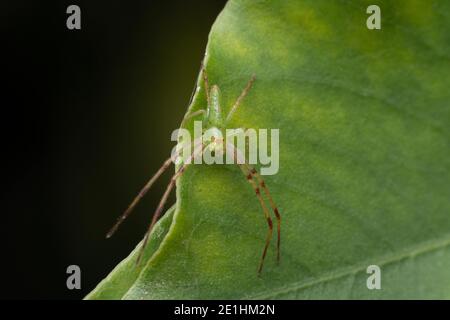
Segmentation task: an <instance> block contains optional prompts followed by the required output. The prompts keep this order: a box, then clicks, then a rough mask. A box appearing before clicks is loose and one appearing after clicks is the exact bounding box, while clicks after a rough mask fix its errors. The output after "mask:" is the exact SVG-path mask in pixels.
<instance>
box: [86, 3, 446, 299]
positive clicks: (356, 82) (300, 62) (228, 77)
mask: <svg viewBox="0 0 450 320" xmlns="http://www.w3.org/2000/svg"><path fill="white" fill-rule="evenodd" d="M370 4H372V2H371V1H329V0H323V1H318V0H302V1H300V0H292V1H288V0H283V1H262V0H261V1H256V0H255V1H244V0H236V1H230V2H229V3H228V4H227V6H226V7H225V9H224V10H223V12H222V13H221V14H220V16H219V17H218V19H217V21H216V22H215V24H214V26H213V28H212V30H211V33H210V37H209V43H208V47H207V50H206V52H207V56H206V62H205V63H206V68H207V70H208V75H209V79H210V83H211V84H217V85H219V87H220V89H221V92H222V106H223V108H224V109H225V110H229V108H230V107H231V106H232V105H233V103H234V101H235V100H236V98H237V97H238V96H239V94H240V92H241V91H242V89H243V88H244V87H245V85H246V83H247V81H248V80H249V78H250V76H251V75H252V74H253V73H254V74H256V76H257V80H256V82H255V83H254V86H253V88H252V89H251V91H250V92H249V94H248V96H247V97H245V99H244V101H243V103H242V105H241V106H240V108H239V109H238V111H237V112H236V114H235V117H234V118H233V122H232V123H231V124H230V127H232V128H236V127H245V128H256V129H258V128H268V129H271V128H279V129H280V170H279V172H278V174H276V175H273V176H265V177H264V178H265V181H266V184H267V185H268V187H269V189H270V191H271V193H272V195H273V198H274V200H275V202H276V203H277V205H278V207H279V210H280V213H281V215H282V226H281V231H282V232H281V233H282V241H281V264H280V265H279V266H277V264H276V248H275V241H272V244H271V246H270V248H269V251H268V255H267V258H266V263H265V266H264V270H263V273H262V275H261V276H260V277H259V276H258V275H257V267H258V263H259V259H260V255H261V253H262V249H263V245H264V242H265V236H266V232H267V223H266V220H265V219H264V216H263V212H262V210H261V208H260V206H259V203H258V201H257V198H256V197H255V194H254V191H253V190H252V188H251V186H250V185H249V184H248V183H247V181H246V179H245V177H244V176H243V175H242V173H241V172H240V170H239V168H238V167H237V166H235V165H212V166H208V165H192V166H190V167H189V168H188V169H187V170H186V173H185V174H184V175H183V176H182V177H181V178H180V179H179V180H178V183H177V203H176V209H175V212H174V213H173V214H174V216H173V220H170V222H171V225H170V229H169V230H168V232H167V234H166V235H165V238H164V239H163V240H162V241H161V242H160V243H155V244H153V246H159V247H158V250H157V252H156V253H154V254H152V255H151V258H148V260H147V263H146V265H145V268H144V269H143V270H139V274H138V275H137V274H136V272H135V271H134V270H135V269H133V267H132V266H131V265H130V263H129V261H130V260H132V259H133V255H134V253H132V255H131V257H130V258H128V260H125V262H123V263H122V264H121V265H119V266H118V267H117V268H116V269H115V270H114V271H113V272H112V274H111V275H110V276H109V278H107V279H106V280H104V281H103V282H102V283H101V284H100V286H99V287H98V288H97V289H96V290H95V291H94V292H93V293H92V294H91V295H90V296H88V298H124V299H175V298H188V299H213V298H222V299H228V298H231V299H240V298H274V299H278V298H283V299H296V298H301V299H303V298H332V299H335V298H352V299H371V298H395V299H397V298H425V299H427V298H450V196H449V190H450V152H449V151H450V143H449V138H450V129H449V123H450V107H449V106H450V103H449V101H450V89H449V88H450V55H449V52H450V24H449V23H450V2H449V1H446V0H441V1H412V0H407V1H406V0H404V1H388V0H386V1H383V0H379V1H377V5H379V6H380V8H381V18H382V22H381V26H382V28H381V30H368V29H367V27H366V19H367V18H368V16H369V15H368V14H367V13H366V8H367V7H368V6H369V5H370ZM199 85H201V81H200V82H199ZM205 105H206V102H205V96H204V91H203V90H200V91H199V92H198V93H197V94H196V96H195V97H194V100H193V103H192V105H191V107H190V109H191V111H193V110H198V109H203V108H205ZM189 127H190V128H191V126H189ZM166 222H169V220H167V221H166ZM155 232H156V231H155ZM273 240H275V237H274V239H273ZM149 257H150V255H149ZM369 265H378V266H379V267H380V268H381V275H382V276H381V290H369V289H368V288H367V286H366V280H367V278H368V277H369V274H367V273H366V269H367V267H368V266H369ZM127 272H130V273H131V276H129V275H128V273H127ZM115 290H116V291H115Z"/></svg>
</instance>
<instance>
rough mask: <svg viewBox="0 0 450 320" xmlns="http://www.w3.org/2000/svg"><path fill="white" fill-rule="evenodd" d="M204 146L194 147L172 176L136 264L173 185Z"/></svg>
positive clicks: (137, 262)
mask: <svg viewBox="0 0 450 320" xmlns="http://www.w3.org/2000/svg"><path fill="white" fill-rule="evenodd" d="M203 148H204V146H203V144H201V145H200V148H198V149H194V152H192V154H191V156H190V159H191V161H189V163H185V164H183V165H182V166H181V167H180V168H179V169H178V171H177V172H176V173H175V174H174V175H173V176H172V178H171V179H170V182H169V184H168V185H167V188H166V191H165V192H164V194H163V196H162V198H161V200H160V202H159V204H158V207H157V209H156V211H155V213H154V214H153V217H152V220H151V222H150V225H149V226H148V229H147V231H146V233H145V236H144V241H143V243H142V247H141V248H140V252H139V255H138V258H137V260H136V265H138V264H139V263H140V261H141V258H142V255H143V253H144V250H145V247H146V246H147V243H148V239H149V236H150V233H151V232H152V230H153V227H154V225H155V223H156V222H157V221H158V219H159V217H160V216H161V213H162V210H163V209H164V205H165V204H166V202H167V198H168V197H169V194H170V192H171V191H172V189H173V187H174V186H175V184H176V182H177V179H178V178H179V177H180V176H181V175H182V174H183V173H184V171H185V170H186V168H187V167H188V165H189V164H190V163H191V162H192V159H193V158H194V157H195V155H196V154H197V152H202V151H203Z"/></svg>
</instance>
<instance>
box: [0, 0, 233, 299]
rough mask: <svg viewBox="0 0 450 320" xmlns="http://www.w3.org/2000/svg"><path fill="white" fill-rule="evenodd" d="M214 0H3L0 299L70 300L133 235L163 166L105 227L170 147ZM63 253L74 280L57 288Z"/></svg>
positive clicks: (139, 230) (127, 247) (155, 196)
mask: <svg viewBox="0 0 450 320" xmlns="http://www.w3.org/2000/svg"><path fill="white" fill-rule="evenodd" d="M70 4H76V5H79V6H80V8H81V26H82V29H81V30H68V29H67V28H66V19H67V17H68V15H67V14H66V8H67V6H69V5H70ZM224 4H225V1H224V0H223V1H218V0H189V1H182V0H179V1H174V0H171V1H162V0H160V1H70V2H69V1H6V2H4V3H2V6H1V7H2V8H1V10H0V11H1V19H0V26H1V37H2V38H1V49H2V50H1V51H2V63H1V65H2V72H1V75H2V79H3V81H2V82H3V84H2V85H1V88H2V89H1V91H0V92H1V93H2V97H1V100H0V101H1V119H2V125H1V132H0V133H1V137H2V148H1V150H2V152H1V158H2V171H3V179H2V182H1V184H2V193H1V208H2V209H1V214H2V217H1V223H0V226H1V229H0V234H1V236H0V237H1V238H0V239H1V251H0V257H1V258H0V259H1V260H0V266H1V267H0V268H1V274H0V277H1V279H0V298H8V299H11V298H21V299H22V298H27V299H80V298H82V297H84V296H85V295H86V294H87V293H88V292H90V291H91V290H92V289H93V288H94V286H95V285H96V284H97V283H98V282H99V281H100V280H101V279H103V278H104V277H105V276H106V275H107V274H108V273H109V271H111V270H112V268H113V267H114V266H115V265H116V264H117V263H118V262H120V261H121V260H122V259H123V258H124V257H126V256H127V255H128V253H130V251H131V250H132V249H133V248H134V247H135V245H136V244H137V242H138V241H139V240H140V239H141V238H142V236H143V234H144V232H145V229H146V226H147V224H148V222H149V220H150V218H151V214H152V213H153V211H154V209H155V207H156V205H157V203H158V201H159V198H160V196H161V195H162V193H163V190H164V188H165V182H166V181H167V178H168V174H166V175H165V176H164V178H163V179H162V180H161V181H159V183H158V184H157V185H156V187H155V188H154V189H153V191H152V192H150V194H149V195H148V196H147V197H146V198H145V200H144V201H143V203H141V205H140V206H139V207H138V209H137V210H136V212H135V213H134V215H133V216H132V217H131V218H130V219H129V220H128V221H127V222H126V223H125V224H124V225H123V227H122V228H121V230H119V232H118V233H117V234H116V235H115V236H114V237H113V238H112V239H110V240H105V238H104V236H105V233H106V231H107V230H108V228H109V227H111V225H112V224H113V223H114V221H115V219H116V218H117V216H118V215H119V214H120V213H121V212H122V210H124V209H125V207H126V206H127V205H128V203H129V202H130V200H131V199H132V198H133V197H134V195H135V194H136V193H137V192H138V191H139V189H140V187H141V186H142V185H143V184H144V183H145V182H146V180H147V179H148V178H149V176H151V175H152V174H153V173H154V172H155V171H156V170H157V169H158V168H159V166H160V164H161V163H162V161H163V160H164V159H166V158H167V157H168V155H169V154H170V150H171V148H172V147H173V142H171V141H170V134H171V132H172V131H173V130H174V129H175V128H177V126H178V125H179V123H180V121H181V118H182V117H183V115H184V113H185V111H186V107H187V104H188V102H189V97H190V94H191V91H192V88H193V86H194V82H195V80H196V77H197V74H198V70H199V66H200V61H201V59H202V57H203V53H204V50H205V46H206V43H207V36H208V33H209V30H210V27H211V25H212V24H213V22H214V20H215V18H216V17H217V15H218V13H219V12H220V10H221V9H222V8H223V6H224ZM173 201H174V197H173V196H172V199H171V202H173ZM71 264H76V265H79V266H80V268H81V272H82V289H81V290H72V291H70V290H68V289H67V288H66V277H67V274H66V268H67V266H68V265H71Z"/></svg>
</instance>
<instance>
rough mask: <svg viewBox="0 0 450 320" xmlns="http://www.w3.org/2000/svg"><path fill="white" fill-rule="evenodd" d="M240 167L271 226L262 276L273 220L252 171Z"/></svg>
mask: <svg viewBox="0 0 450 320" xmlns="http://www.w3.org/2000/svg"><path fill="white" fill-rule="evenodd" d="M239 167H240V168H241V170H242V172H243V173H244V175H245V177H246V178H247V181H248V182H249V183H250V184H251V185H252V187H253V189H254V190H255V194H256V197H257V198H258V200H259V203H260V204H261V207H262V209H263V211H264V216H265V218H266V220H267V224H268V226H269V230H268V232H267V236H266V244H265V245H264V250H263V254H262V256H261V261H260V263H259V268H258V274H261V271H262V268H263V265H264V259H265V258H266V253H267V249H268V248H269V244H270V240H271V239H272V232H273V224H272V219H271V218H270V215H269V210H268V209H267V206H266V204H265V203H264V200H263V198H262V196H261V191H260V189H259V187H258V185H257V184H256V182H255V181H254V180H253V176H252V174H251V173H250V171H249V170H248V169H247V167H246V166H245V165H242V164H240V165H239Z"/></svg>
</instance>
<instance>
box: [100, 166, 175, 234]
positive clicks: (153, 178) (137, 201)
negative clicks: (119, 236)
mask: <svg viewBox="0 0 450 320" xmlns="http://www.w3.org/2000/svg"><path fill="white" fill-rule="evenodd" d="M171 163H172V157H170V158H169V159H167V160H166V161H164V163H163V165H162V166H161V168H159V170H158V171H157V172H156V173H155V174H154V175H153V177H152V178H151V179H150V180H149V181H148V182H147V183H146V185H145V186H144V187H143V188H142V190H141V191H140V192H139V193H138V195H137V196H136V197H135V198H134V200H133V201H132V202H131V204H130V205H129V206H128V208H127V210H125V212H124V213H123V214H122V215H121V216H120V217H119V218H118V219H117V222H116V223H115V224H114V225H113V227H112V228H111V229H110V230H109V231H108V233H107V234H106V238H110V237H111V236H112V235H113V234H114V233H115V232H116V231H117V229H118V228H119V226H120V225H121V224H122V222H123V221H125V219H126V218H128V216H129V215H130V214H131V212H133V209H134V208H135V207H136V205H137V204H138V203H139V201H140V200H141V199H142V198H143V197H144V196H145V194H146V193H147V191H148V190H150V188H151V186H152V185H153V184H154V183H155V181H156V180H157V179H158V178H159V177H160V176H161V174H163V172H164V171H166V169H167V168H168V167H169V166H170V164H171Z"/></svg>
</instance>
